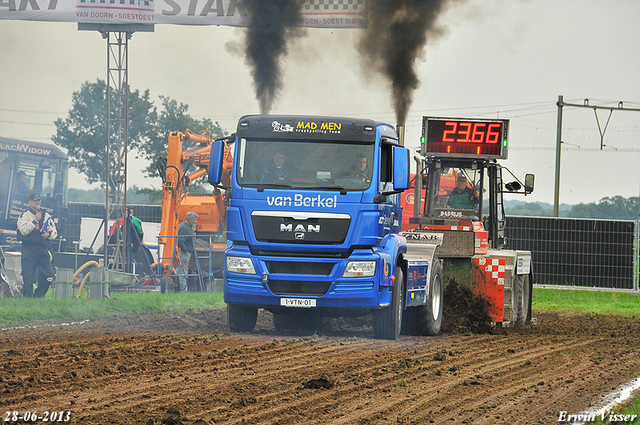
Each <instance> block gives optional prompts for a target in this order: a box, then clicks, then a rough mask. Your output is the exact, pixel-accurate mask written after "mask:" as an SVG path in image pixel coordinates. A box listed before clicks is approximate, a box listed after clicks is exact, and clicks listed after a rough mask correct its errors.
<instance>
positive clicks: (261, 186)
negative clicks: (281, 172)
mask: <svg viewBox="0 0 640 425" xmlns="http://www.w3.org/2000/svg"><path fill="white" fill-rule="evenodd" d="M248 186H251V187H256V188H258V192H262V191H263V190H264V189H265V188H278V187H286V188H288V189H293V186H291V185H290V184H289V183H256V184H255V185H253V184H252V185H248Z"/></svg>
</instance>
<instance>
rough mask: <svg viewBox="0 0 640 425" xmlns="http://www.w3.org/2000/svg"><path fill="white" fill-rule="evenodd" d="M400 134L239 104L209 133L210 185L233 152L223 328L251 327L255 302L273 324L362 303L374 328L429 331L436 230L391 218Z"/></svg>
mask: <svg viewBox="0 0 640 425" xmlns="http://www.w3.org/2000/svg"><path fill="white" fill-rule="evenodd" d="M403 137H404V136H403V132H402V131H396V129H394V127H393V126H391V125H388V124H385V123H382V122H376V121H373V120H367V119H359V118H357V119H356V118H338V117H319V116H284V115H248V116H244V117H242V118H240V120H239V122H238V127H237V130H236V132H235V134H234V135H232V136H231V137H230V138H229V139H227V140H218V141H216V142H214V143H213V144H212V147H211V153H210V162H209V176H208V178H209V182H210V183H211V184H214V185H219V184H220V181H221V179H222V176H223V171H224V170H223V157H224V156H225V152H226V151H228V150H229V149H231V150H232V152H233V168H232V172H231V177H232V178H231V183H230V186H229V187H225V189H226V191H227V198H228V207H227V239H228V245H227V248H226V251H225V270H224V300H225V302H226V304H227V317H228V322H229V326H230V328H231V330H232V331H237V332H248V331H252V330H253V329H254V328H255V325H256V321H257V314H258V309H265V310H267V311H270V312H271V313H273V320H274V325H275V326H276V328H283V329H284V328H286V327H287V326H305V325H309V324H310V323H312V322H313V321H314V320H315V319H316V318H318V317H321V316H327V315H329V316H332V315H358V314H366V313H369V312H370V313H372V317H373V321H372V324H373V332H374V335H375V337H376V338H381V339H391V340H393V339H396V338H397V337H398V336H399V334H400V332H401V330H407V331H408V332H411V333H416V334H422V335H435V334H437V333H439V331H440V328H441V325H442V316H443V291H444V283H443V270H442V265H443V262H442V260H441V259H440V258H439V256H438V249H439V248H440V247H441V246H442V245H443V243H444V244H445V245H446V240H443V238H444V236H443V235H444V233H445V232H441V231H439V230H438V229H437V228H436V229H435V230H434V229H430V228H427V227H426V226H425V227H424V229H423V228H422V227H423V226H422V225H419V226H418V228H417V229H411V230H410V231H407V232H404V231H402V229H401V228H400V223H401V214H402V210H401V208H400V195H401V194H402V193H403V192H405V191H406V190H407V189H409V186H410V181H409V176H410V174H409V168H410V160H411V156H410V152H409V149H407V148H406V147H405V146H404V141H403ZM407 213H410V212H407ZM456 220H458V218H456ZM471 229H472V230H471V234H472V236H471V239H470V243H471V244H472V245H473V244H474V243H475V241H474V236H473V226H471ZM467 230H468V229H467ZM465 240H468V238H467V239H465ZM471 249H472V250H473V246H472V247H471ZM468 257H470V256H468ZM468 260H469V263H470V262H471V261H470V258H468ZM500 321H502V320H500Z"/></svg>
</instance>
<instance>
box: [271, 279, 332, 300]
mask: <svg viewBox="0 0 640 425" xmlns="http://www.w3.org/2000/svg"><path fill="white" fill-rule="evenodd" d="M267 285H268V286H269V289H270V290H271V292H273V293H274V294H276V295H313V296H317V297H321V296H323V295H324V294H326V293H327V291H329V288H330V287H331V282H299V281H293V280H270V281H269V282H268V283H267Z"/></svg>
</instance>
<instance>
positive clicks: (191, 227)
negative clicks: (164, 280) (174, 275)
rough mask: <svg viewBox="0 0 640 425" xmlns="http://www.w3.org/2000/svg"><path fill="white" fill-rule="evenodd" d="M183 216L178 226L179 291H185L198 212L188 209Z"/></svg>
mask: <svg viewBox="0 0 640 425" xmlns="http://www.w3.org/2000/svg"><path fill="white" fill-rule="evenodd" d="M185 218H186V220H185V221H183V222H182V223H181V224H180V227H178V248H180V265H179V266H178V279H179V281H180V292H187V276H188V274H189V261H190V260H191V254H193V253H195V252H196V240H195V236H196V232H195V227H196V223H197V222H198V214H197V213H195V212H193V211H189V212H187V216H186V217H185ZM196 261H197V259H196Z"/></svg>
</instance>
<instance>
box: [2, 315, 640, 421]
mask: <svg viewBox="0 0 640 425" xmlns="http://www.w3.org/2000/svg"><path fill="white" fill-rule="evenodd" d="M533 316H534V317H535V318H536V319H537V323H535V324H534V325H531V326H524V327H522V328H520V329H505V330H495V329H494V330H493V331H490V332H486V333H471V332H468V331H463V332H460V331H459V330H458V331H455V330H447V331H445V332H443V333H441V334H440V335H438V336H436V337H417V336H404V335H403V336H401V337H400V338H399V339H398V340H397V341H381V340H375V339H373V331H372V329H371V326H370V317H369V318H368V317H366V316H365V317H363V318H357V319H331V320H329V321H327V322H326V323H325V324H324V325H325V326H324V327H323V328H322V329H320V330H319V331H317V332H315V333H314V334H311V335H309V334H306V335H305V334H292V333H286V334H285V333H281V332H277V331H275V330H274V328H273V324H272V320H271V315H270V314H269V313H267V312H262V311H261V312H260V315H259V318H258V325H257V327H256V330H255V332H252V333H249V334H235V333H230V332H229V328H228V326H227V324H226V316H225V311H224V310H209V311H202V312H187V313H180V314H177V313H176V314H153V315H139V316H118V317H110V318H107V319H101V320H91V321H86V322H80V323H72V324H50V325H46V326H38V327H14V328H7V329H3V330H1V331H0V413H1V414H2V418H1V419H0V420H8V422H7V423H20V422H19V421H13V420H12V419H11V414H7V413H6V412H14V411H15V412H18V413H19V414H20V415H22V414H24V413H25V412H34V411H37V412H39V414H40V415H41V414H42V413H43V412H45V411H49V412H54V411H55V412H65V415H66V412H69V420H68V421H67V422H66V423H71V424H166V425H177V424H189V425H190V424H197V425H202V424H241V423H242V424H300V423H306V424H398V423H402V424H428V423H436V424H438V423H444V424H461V423H468V424H516V423H517V424H551V423H558V417H559V414H560V412H561V411H565V412H569V414H578V413H580V412H581V411H583V410H584V409H588V408H589V406H592V405H596V404H598V403H600V402H601V401H602V396H603V395H604V394H608V393H610V392H611V391H612V390H614V389H615V388H617V387H618V386H619V385H621V384H624V383H625V382H628V381H630V380H632V379H633V378H635V377H637V376H638V375H640V343H639V341H640V326H639V325H640V318H620V317H608V316H596V315H593V316H573V315H568V314H536V312H534V314H533ZM65 419H66V417H65ZM29 423H34V422H29ZM36 423H40V422H37V421H36Z"/></svg>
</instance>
